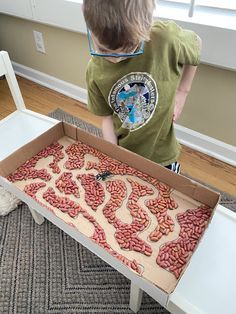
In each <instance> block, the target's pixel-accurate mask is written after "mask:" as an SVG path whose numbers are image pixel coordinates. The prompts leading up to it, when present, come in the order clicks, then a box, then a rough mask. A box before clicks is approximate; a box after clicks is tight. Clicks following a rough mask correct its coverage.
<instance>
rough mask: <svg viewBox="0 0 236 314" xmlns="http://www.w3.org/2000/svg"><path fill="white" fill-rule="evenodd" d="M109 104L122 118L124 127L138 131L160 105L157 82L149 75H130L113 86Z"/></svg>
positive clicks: (133, 73) (135, 73) (142, 73)
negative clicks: (158, 104)
mask: <svg viewBox="0 0 236 314" xmlns="http://www.w3.org/2000/svg"><path fill="white" fill-rule="evenodd" d="M108 103H109V105H110V107H111V108H112V109H113V110H114V112H115V113H116V114H117V115H118V117H119V118H120V120H121V122H122V127H123V128H125V129H129V130H130V131H136V130H138V129H139V128H141V127H143V126H144V125H145V124H146V123H147V122H148V121H149V120H150V119H151V117H152V115H153V113H154V112H155V109H156V106H157V103H158V90H157V86H156V82H155V81H154V80H153V78H152V77H151V75H150V74H148V73H145V72H132V73H129V74H127V75H125V76H123V77H122V78H121V79H120V80H119V81H117V82H116V83H115V84H114V85H113V86H112V88H111V91H110V93H109V96H108Z"/></svg>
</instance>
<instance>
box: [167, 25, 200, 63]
mask: <svg viewBox="0 0 236 314" xmlns="http://www.w3.org/2000/svg"><path fill="white" fill-rule="evenodd" d="M173 23H174V22H173ZM174 24H175V25H173V26H174V28H175V37H176V39H175V40H174V44H175V45H176V46H177V47H176V48H177V49H176V50H177V51H178V63H179V64H189V65H198V64H199V63H200V47H199V42H198V37H197V34H196V33H195V32H193V31H190V30H187V29H183V28H181V27H180V26H178V25H177V24H176V23H174Z"/></svg>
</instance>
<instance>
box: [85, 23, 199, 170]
mask: <svg viewBox="0 0 236 314" xmlns="http://www.w3.org/2000/svg"><path fill="white" fill-rule="evenodd" d="M150 38H151V40H150V41H149V42H146V43H145V46H144V53H143V54H142V55H140V56H136V57H133V58H128V59H125V60H123V61H121V62H119V63H112V62H110V61H108V60H106V59H105V58H102V57H92V59H91V60H90V62H89V65H88V69H87V86H88V109H89V110H90V111H91V112H93V113H94V114H96V115H99V116H108V115H112V116H113V124H114V129H115V133H116V135H117V138H118V144H119V145H120V146H122V147H124V148H126V149H129V150H131V151H133V152H135V153H137V154H139V155H142V156H144V157H146V158H148V159H151V160H153V161H155V162H157V163H159V164H162V165H163V166H166V165H168V164H170V163H172V162H174V161H176V160H177V158H178V156H179V153H180V145H179V144H178V143H177V140H176V137H175V133H174V128H173V123H172V117H173V111H174V98H175V91H176V88H177V87H178V83H179V79H180V77H181V74H182V68H183V65H184V64H190V65H197V64H198V63H199V57H200V55H199V47H198V41H197V36H196V34H195V33H194V32H192V31H189V30H183V29H182V28H180V27H179V26H178V25H177V24H175V23H174V22H172V21H169V22H157V23H155V24H154V25H153V27H152V30H151V36H150Z"/></svg>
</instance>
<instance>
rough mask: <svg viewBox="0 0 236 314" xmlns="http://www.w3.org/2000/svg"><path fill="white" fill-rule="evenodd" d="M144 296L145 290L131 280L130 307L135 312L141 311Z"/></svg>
mask: <svg viewBox="0 0 236 314" xmlns="http://www.w3.org/2000/svg"><path fill="white" fill-rule="evenodd" d="M142 297H143V290H142V289H140V288H139V287H138V286H136V285H135V284H133V283H132V281H131V285H130V300H129V307H130V309H131V310H132V311H133V312H134V313H137V312H138V311H139V309H140V306H141V303H142Z"/></svg>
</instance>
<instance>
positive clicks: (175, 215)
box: [8, 137, 212, 284]
mask: <svg viewBox="0 0 236 314" xmlns="http://www.w3.org/2000/svg"><path fill="white" fill-rule="evenodd" d="M104 172H109V173H110V174H111V175H110V176H108V177H107V178H105V179H104V180H100V181H98V180H97V175H98V174H101V173H104ZM8 180H9V181H11V182H12V183H13V184H15V185H16V186H18V187H19V188H21V189H22V190H24V192H25V193H27V194H28V195H29V196H30V197H32V198H34V199H35V200H36V201H37V202H39V203H40V204H41V205H42V206H44V207H46V208H47V209H48V210H50V211H52V212H53V213H55V214H56V215H58V216H60V217H61V218H62V219H64V220H66V221H67V223H69V224H70V225H71V226H74V227H76V228H78V229H79V231H81V230H80V229H81V228H82V225H83V223H84V222H85V221H86V222H87V225H86V226H88V225H89V226H90V230H91V233H90V235H89V237H90V238H91V239H92V240H93V241H95V242H96V243H97V244H98V245H100V246H101V247H103V248H104V249H105V250H107V251H108V252H109V253H110V254H112V255H113V256H115V257H116V258H118V259H119V260H120V261H121V262H122V263H124V264H125V265H126V266H127V267H129V268H131V269H132V270H133V271H134V272H136V273H137V274H139V275H140V276H144V277H146V278H147V279H149V280H151V281H153V282H154V283H155V284H159V281H158V273H159V272H160V271H162V272H165V273H168V274H169V275H171V276H172V277H171V280H172V281H174V282H175V283H176V281H177V279H178V278H179V277H180V275H181V273H182V272H183V270H184V268H185V266H186V264H187V262H188V261H189V259H190V257H191V255H192V253H193V251H194V249H195V248H196V246H197V244H198V242H199V240H200V238H201V236H202V234H203V232H204V230H205V228H206V227H207V224H208V222H209V219H210V217H211V214H212V209H211V208H209V207H208V206H206V205H204V204H200V203H196V202H192V203H191V202H189V203H188V202H187V205H185V206H182V204H183V200H182V201H179V200H181V198H178V197H177V196H178V193H177V194H176V191H175V190H173V189H172V188H171V187H169V186H167V185H166V184H164V183H162V182H160V181H158V179H156V178H153V177H151V176H149V175H147V174H145V173H143V172H141V171H140V170H137V169H134V168H132V167H130V166H129V165H127V164H124V163H121V162H119V161H118V160H115V159H113V158H111V157H109V156H107V155H106V154H104V153H103V152H101V151H99V150H97V149H95V148H93V147H91V146H88V145H86V144H84V143H82V142H80V141H76V142H75V141H73V140H71V139H69V138H67V137H63V138H62V139H60V140H59V141H58V142H56V143H53V144H52V145H50V146H48V147H46V148H45V149H43V150H42V151H41V152H39V153H38V154H37V155H35V156H34V157H32V158H31V159H29V160H28V161H26V162H25V163H24V164H23V165H21V166H20V167H19V168H18V169H17V170H16V171H15V172H14V173H12V174H11V175H9V176H8ZM175 195H177V196H176V197H175ZM192 204H195V206H191V205H192ZM188 205H190V206H188ZM186 206H187V207H186ZM188 207H190V208H188ZM86 226H85V227H84V228H82V230H86V228H87V227H86ZM108 229H109V230H110V231H109V232H108V231H107V230H108ZM111 230H112V231H111ZM81 232H83V231H81ZM148 269H149V270H148ZM145 271H146V273H147V274H146V273H145Z"/></svg>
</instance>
